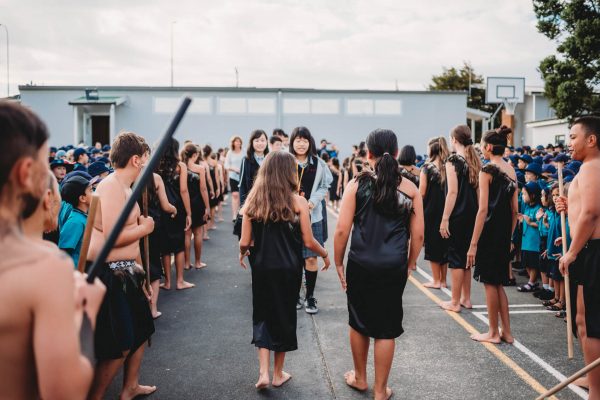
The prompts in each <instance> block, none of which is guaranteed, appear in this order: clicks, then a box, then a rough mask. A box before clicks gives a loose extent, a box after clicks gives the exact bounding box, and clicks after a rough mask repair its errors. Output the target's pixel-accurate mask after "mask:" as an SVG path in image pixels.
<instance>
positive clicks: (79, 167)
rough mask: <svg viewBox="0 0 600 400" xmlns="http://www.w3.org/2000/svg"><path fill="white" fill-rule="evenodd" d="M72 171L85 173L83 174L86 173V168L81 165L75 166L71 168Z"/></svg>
mask: <svg viewBox="0 0 600 400" xmlns="http://www.w3.org/2000/svg"><path fill="white" fill-rule="evenodd" d="M73 171H85V172H87V168H86V167H85V165H83V164H77V165H76V166H75V168H73Z"/></svg>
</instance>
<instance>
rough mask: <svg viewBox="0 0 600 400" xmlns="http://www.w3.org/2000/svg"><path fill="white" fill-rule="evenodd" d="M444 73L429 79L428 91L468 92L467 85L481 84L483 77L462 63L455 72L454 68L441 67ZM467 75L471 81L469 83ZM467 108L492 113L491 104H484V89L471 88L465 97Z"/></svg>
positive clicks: (468, 64)
mask: <svg viewBox="0 0 600 400" xmlns="http://www.w3.org/2000/svg"><path fill="white" fill-rule="evenodd" d="M443 70H444V72H443V73H442V74H441V75H434V76H432V77H431V82H432V83H431V84H430V85H429V90H464V91H466V92H469V84H471V85H474V84H483V83H484V79H483V76H481V75H477V74H476V73H475V70H474V69H473V66H472V65H471V64H470V63H469V62H468V61H464V62H463V66H462V67H461V68H460V69H459V70H457V69H456V68H455V67H451V68H446V67H443ZM469 75H470V76H471V80H470V81H469ZM467 107H469V108H475V109H478V110H483V111H487V112H494V106H493V105H492V104H486V103H485V89H480V88H474V87H471V90H470V94H469V96H468V97H467Z"/></svg>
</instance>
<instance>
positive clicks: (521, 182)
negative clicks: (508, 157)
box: [517, 171, 525, 188]
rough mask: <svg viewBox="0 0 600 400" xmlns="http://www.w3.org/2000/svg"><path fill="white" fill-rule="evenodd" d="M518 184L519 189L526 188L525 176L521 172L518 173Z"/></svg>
mask: <svg viewBox="0 0 600 400" xmlns="http://www.w3.org/2000/svg"><path fill="white" fill-rule="evenodd" d="M517 183H518V184H519V188H522V187H523V186H525V174H524V173H522V172H521V171H517Z"/></svg>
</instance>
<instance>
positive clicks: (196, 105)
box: [188, 97, 212, 114]
mask: <svg viewBox="0 0 600 400" xmlns="http://www.w3.org/2000/svg"><path fill="white" fill-rule="evenodd" d="M188 112H189V113H190V114H212V99H211V98H210V97H194V98H193V100H192V104H190V109H189V111H188Z"/></svg>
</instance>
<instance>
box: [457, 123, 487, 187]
mask: <svg viewBox="0 0 600 400" xmlns="http://www.w3.org/2000/svg"><path fill="white" fill-rule="evenodd" d="M450 135H451V136H452V137H453V138H454V139H456V141H457V142H458V143H460V144H462V145H463V146H465V160H466V161H467V165H468V166H469V183H470V184H471V186H473V187H474V188H475V189H477V187H478V186H479V171H480V170H481V160H480V159H479V155H478V154H477V152H476V151H475V147H473V139H472V138H471V136H472V135H471V128H469V127H468V126H467V125H458V126H455V127H454V128H453V129H452V131H451V132H450Z"/></svg>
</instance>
